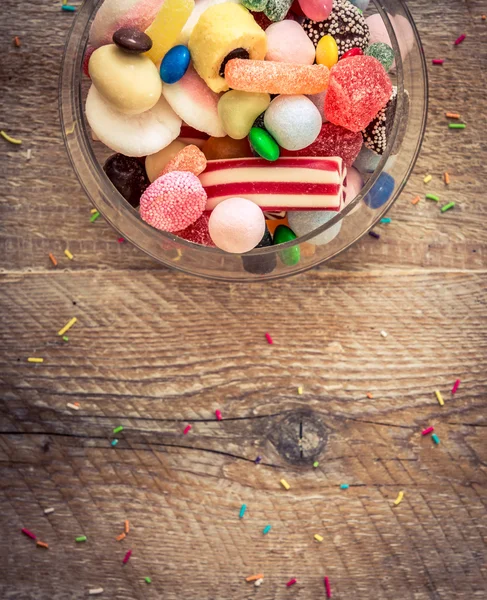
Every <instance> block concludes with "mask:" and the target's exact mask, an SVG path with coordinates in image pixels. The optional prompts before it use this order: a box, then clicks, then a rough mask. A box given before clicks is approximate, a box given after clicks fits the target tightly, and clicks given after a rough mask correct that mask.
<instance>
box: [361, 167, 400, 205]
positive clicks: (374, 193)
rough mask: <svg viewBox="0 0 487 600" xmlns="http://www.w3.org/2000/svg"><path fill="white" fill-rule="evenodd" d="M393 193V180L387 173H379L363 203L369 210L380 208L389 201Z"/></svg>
mask: <svg viewBox="0 0 487 600" xmlns="http://www.w3.org/2000/svg"><path fill="white" fill-rule="evenodd" d="M393 191H394V178H393V177H391V175H389V173H381V174H380V175H379V178H378V179H377V181H376V182H375V183H374V185H373V186H372V188H371V189H370V191H369V193H368V194H367V195H366V196H365V198H364V202H365V204H366V205H367V206H368V207H369V208H374V209H376V208H380V207H381V206H383V205H384V204H385V203H386V202H387V201H388V200H389V198H390V197H391V196H392V192H393Z"/></svg>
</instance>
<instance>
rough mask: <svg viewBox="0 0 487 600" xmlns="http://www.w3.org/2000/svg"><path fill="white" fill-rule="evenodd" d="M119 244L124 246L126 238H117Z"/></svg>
mask: <svg viewBox="0 0 487 600" xmlns="http://www.w3.org/2000/svg"><path fill="white" fill-rule="evenodd" d="M117 242H118V243H119V244H123V243H124V242H125V238H123V237H119V238H117Z"/></svg>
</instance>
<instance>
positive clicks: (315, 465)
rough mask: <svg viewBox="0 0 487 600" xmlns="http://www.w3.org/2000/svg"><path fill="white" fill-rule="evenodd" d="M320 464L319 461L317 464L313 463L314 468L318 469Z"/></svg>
mask: <svg viewBox="0 0 487 600" xmlns="http://www.w3.org/2000/svg"><path fill="white" fill-rule="evenodd" d="M319 464H320V463H319V462H318V461H317V460H315V462H314V463H313V467H314V468H315V469H316V467H318V466H319Z"/></svg>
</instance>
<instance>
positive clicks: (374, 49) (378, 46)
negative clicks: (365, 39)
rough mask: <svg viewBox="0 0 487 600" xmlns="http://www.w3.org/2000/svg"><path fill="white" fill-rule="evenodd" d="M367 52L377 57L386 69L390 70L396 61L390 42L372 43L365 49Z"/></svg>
mask: <svg viewBox="0 0 487 600" xmlns="http://www.w3.org/2000/svg"><path fill="white" fill-rule="evenodd" d="M365 54H366V55H367V56H373V57H374V58H376V59H377V60H378V61H379V62H380V63H381V64H382V66H383V67H384V69H385V70H386V71H389V69H390V68H391V67H392V63H393V62H394V50H393V49H392V48H391V47H390V46H389V45H388V44H384V42H376V43H375V44H371V45H370V46H369V47H368V48H367V50H366V51H365Z"/></svg>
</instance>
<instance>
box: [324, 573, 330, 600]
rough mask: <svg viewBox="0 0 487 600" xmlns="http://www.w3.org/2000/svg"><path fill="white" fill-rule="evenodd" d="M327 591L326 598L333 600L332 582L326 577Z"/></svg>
mask: <svg viewBox="0 0 487 600" xmlns="http://www.w3.org/2000/svg"><path fill="white" fill-rule="evenodd" d="M325 590H326V597H327V598H331V587H330V580H329V579H328V577H325Z"/></svg>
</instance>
